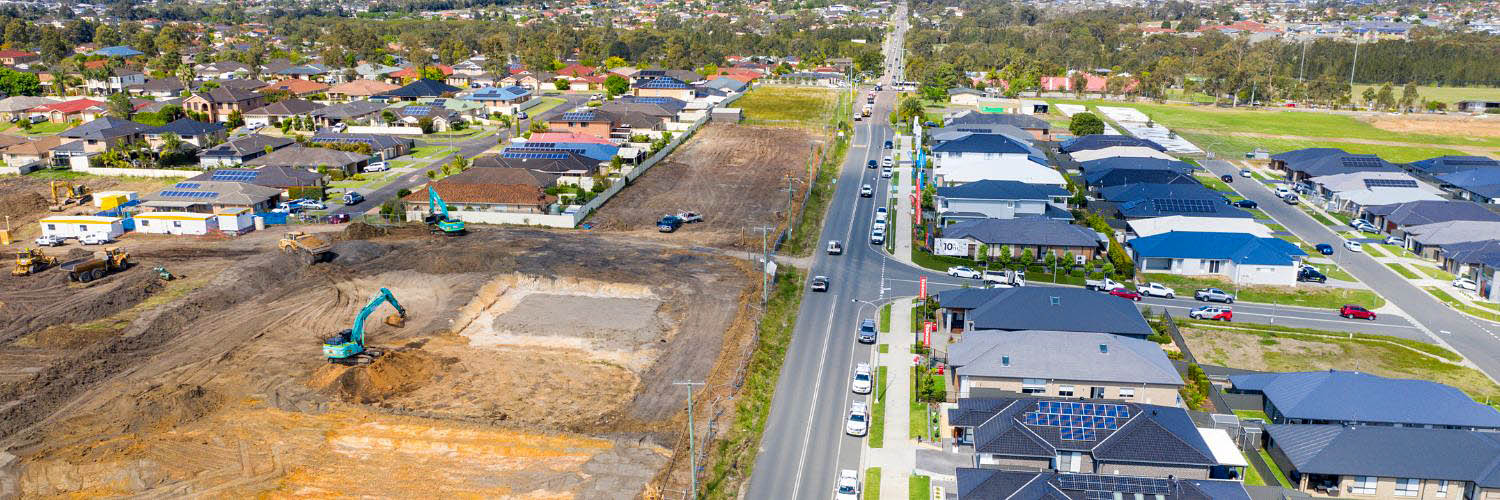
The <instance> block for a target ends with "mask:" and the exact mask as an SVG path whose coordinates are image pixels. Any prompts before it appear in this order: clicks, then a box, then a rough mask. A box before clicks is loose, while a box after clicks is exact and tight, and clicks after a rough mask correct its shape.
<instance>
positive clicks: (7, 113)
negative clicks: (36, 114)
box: [0, 95, 61, 119]
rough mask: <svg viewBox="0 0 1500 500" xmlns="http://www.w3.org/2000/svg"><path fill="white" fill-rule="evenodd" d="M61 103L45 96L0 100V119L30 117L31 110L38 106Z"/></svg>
mask: <svg viewBox="0 0 1500 500" xmlns="http://www.w3.org/2000/svg"><path fill="white" fill-rule="evenodd" d="M55 102H61V99H57V98H54V97H46V96H29V95H15V96H10V97H6V98H4V99H0V118H5V119H10V118H20V117H23V116H31V110H32V109H36V108H37V107H38V106H43V105H47V104H52V103H55Z"/></svg>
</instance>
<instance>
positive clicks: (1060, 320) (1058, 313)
mask: <svg viewBox="0 0 1500 500" xmlns="http://www.w3.org/2000/svg"><path fill="white" fill-rule="evenodd" d="M938 303H939V304H942V306H943V307H944V308H949V309H970V311H969V313H968V314H967V315H966V319H968V320H969V321H972V322H973V323H974V329H975V330H1007V331H1018V330H1055V331H1065V332H1102V333H1113V334H1118V335H1130V336H1136V337H1146V336H1148V335H1151V334H1153V333H1156V331H1155V330H1152V329H1151V325H1149V324H1147V323H1146V319H1145V318H1144V317H1142V316H1141V312H1140V310H1138V309H1136V307H1135V303H1133V302H1131V301H1128V300H1120V299H1119V298H1118V297H1113V296H1110V295H1109V294H1104V293H1099V292H1094V291H1090V290H1084V289H1082V288H1054V287H1020V288H994V289H978V288H972V289H957V290H945V291H942V292H939V293H938Z"/></svg>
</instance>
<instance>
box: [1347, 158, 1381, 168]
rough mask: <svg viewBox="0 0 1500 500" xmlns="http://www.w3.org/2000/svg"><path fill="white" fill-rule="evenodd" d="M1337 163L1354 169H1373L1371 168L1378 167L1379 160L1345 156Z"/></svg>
mask: <svg viewBox="0 0 1500 500" xmlns="http://www.w3.org/2000/svg"><path fill="white" fill-rule="evenodd" d="M1339 163H1342V164H1343V165H1344V166H1345V167H1350V168H1354V167H1372V168H1373V167H1379V166H1380V159H1379V158H1365V157H1356V156H1345V157H1343V158H1340V159H1339Z"/></svg>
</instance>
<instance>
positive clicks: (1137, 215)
mask: <svg viewBox="0 0 1500 500" xmlns="http://www.w3.org/2000/svg"><path fill="white" fill-rule="evenodd" d="M1103 191H1108V192H1109V194H1107V195H1105V197H1106V198H1108V199H1109V200H1110V201H1111V202H1113V203H1114V210H1115V212H1116V214H1115V215H1116V216H1117V217H1119V218H1121V219H1125V220H1127V221H1129V220H1135V219H1149V218H1152V217H1166V216H1172V215H1182V216H1187V217H1208V218H1214V219H1252V218H1254V216H1253V215H1251V214H1250V212H1246V211H1244V210H1240V209H1239V208H1237V207H1235V206H1234V205H1230V204H1229V202H1228V200H1226V199H1225V198H1224V195H1223V194H1221V193H1219V192H1218V191H1214V190H1212V189H1208V188H1206V187H1203V186H1202V185H1195V184H1126V185H1120V186H1112V187H1108V188H1103V189H1101V192H1103Z"/></svg>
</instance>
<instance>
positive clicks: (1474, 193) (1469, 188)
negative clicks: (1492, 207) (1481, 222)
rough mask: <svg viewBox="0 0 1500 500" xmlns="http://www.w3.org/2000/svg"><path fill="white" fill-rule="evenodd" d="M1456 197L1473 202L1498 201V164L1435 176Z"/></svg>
mask: <svg viewBox="0 0 1500 500" xmlns="http://www.w3.org/2000/svg"><path fill="white" fill-rule="evenodd" d="M1437 180H1439V181H1442V183H1443V186H1451V189H1452V190H1453V191H1454V192H1455V193H1456V194H1457V195H1458V196H1457V197H1458V198H1461V199H1465V200H1469V201H1472V202H1474V203H1500V164H1496V165H1494V166H1490V167H1481V168H1474V169H1469V170H1461V171H1458V172H1450V173H1446V174H1442V175H1439V176H1437Z"/></svg>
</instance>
